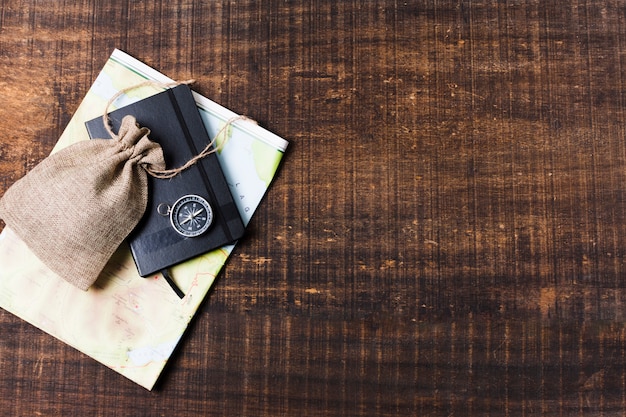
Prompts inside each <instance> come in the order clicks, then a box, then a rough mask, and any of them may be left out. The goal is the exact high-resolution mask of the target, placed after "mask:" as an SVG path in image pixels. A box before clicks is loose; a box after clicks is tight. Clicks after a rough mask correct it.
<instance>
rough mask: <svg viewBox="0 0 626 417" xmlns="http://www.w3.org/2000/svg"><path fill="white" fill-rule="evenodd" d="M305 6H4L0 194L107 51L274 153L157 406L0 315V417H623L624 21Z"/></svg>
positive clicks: (621, 17)
mask: <svg viewBox="0 0 626 417" xmlns="http://www.w3.org/2000/svg"><path fill="white" fill-rule="evenodd" d="M302 3H304V4H299V3H294V2H284V1H282V0H281V1H278V0H271V1H266V2H257V1H252V0H242V1H236V2H235V1H224V2H207V1H201V0H177V1H164V0H156V1H144V2H136V1H130V0H113V1H110V2H100V1H93V0H92V1H88V0H81V1H78V2H69V1H52V0H44V1H34V0H23V1H8V0H5V1H1V2H0V101H2V103H3V105H2V106H0V193H3V192H4V191H5V190H6V189H7V188H8V187H9V186H10V185H11V184H12V183H13V182H15V181H16V180H17V179H18V178H20V177H21V176H22V175H24V174H25V173H26V172H28V171H29V170H30V169H31V168H32V167H33V166H34V165H35V164H36V163H38V162H39V161H40V160H41V159H42V158H44V157H45V156H46V155H47V154H48V153H49V152H50V150H51V149H52V146H53V145H54V143H55V141H56V139H57V138H58V136H59V135H60V133H61V132H62V130H63V128H64V126H65V124H66V123H67V121H68V120H69V118H70V117H71V115H72V113H73V111H74V110H75V109H76V107H77V106H78V103H79V102H80V100H81V98H82V96H83V95H84V94H85V92H86V91H87V89H88V88H89V86H90V85H91V83H92V82H93V80H94V78H95V76H96V74H97V73H98V71H99V70H100V68H101V67H102V65H103V64H104V62H105V60H106V58H107V57H108V56H109V54H110V53H111V51H112V49H113V48H115V47H118V48H120V49H123V50H125V51H127V52H128V53H130V54H132V55H134V56H136V57H137V58H139V59H141V60H143V61H145V62H146V63H148V64H149V65H152V66H154V67H156V68H157V69H159V70H160V71H162V72H164V73H166V74H168V75H170V76H171V77H173V78H177V79H187V78H190V77H193V78H195V79H197V80H198V82H197V84H196V89H197V90H198V91H199V92H201V93H203V94H204V95H206V96H208V97H210V98H211V99H213V100H215V101H217V102H219V103H221V104H223V105H225V106H227V107H229V108H231V109H233V110H234V111H236V112H238V113H243V114H246V115H248V116H249V117H252V118H254V119H256V120H258V121H259V123H260V124H261V125H263V126H264V127H267V128H269V129H270V130H272V131H274V132H276V133H277V134H279V135H281V136H283V137H285V138H286V139H288V140H289V141H290V143H291V145H290V149H289V151H288V153H287V154H286V156H285V159H284V162H283V165H282V169H281V171H280V175H279V176H278V177H277V179H276V181H275V182H274V184H273V185H272V187H271V189H270V192H269V194H268V195H267V198H266V199H265V200H264V201H263V204H262V205H261V207H260V209H259V211H258V212H257V214H256V215H255V217H254V219H253V221H252V223H251V225H250V228H249V231H248V235H247V237H246V238H245V239H244V240H243V241H242V242H240V245H239V246H238V247H237V248H236V250H235V252H234V254H233V256H232V258H231V259H230V261H229V262H228V264H227V267H226V268H225V270H224V273H223V274H222V275H221V276H220V277H219V279H218V282H217V284H216V286H215V288H214V290H213V291H212V292H211V294H210V296H209V297H208V299H207V300H206V302H205V303H204V304H203V307H202V309H201V311H200V312H199V314H198V316H197V317H196V318H195V320H194V321H193V323H192V326H191V327H190V329H189V331H188V333H187V334H186V336H185V337H184V339H183V341H182V343H181V345H180V347H179V349H178V350H177V353H176V354H175V356H174V358H173V360H172V362H171V363H170V364H169V365H168V367H167V369H166V372H165V374H164V376H163V378H162V380H161V381H160V383H159V385H158V387H157V389H156V390H155V391H154V392H151V393H148V392H146V391H145V390H143V389H142V388H140V387H138V386H135V385H134V384H133V383H131V382H129V381H127V380H125V379H124V378H122V377H120V376H119V375H117V374H115V373H114V372H112V371H110V370H108V369H106V368H104V367H103V366H101V365H99V364H97V363H95V362H94V361H93V360H91V359H89V358H87V357H85V356H84V355H82V354H81V353H79V352H76V351H74V350H73V349H72V348H69V347H67V346H66V345H64V344H63V343H61V342H59V341H56V340H54V339H52V338H51V337H49V336H48V335H46V334H44V333H42V332H40V331H39V330H37V329H34V328H33V327H31V326H29V325H28V324H25V323H23V322H22V321H20V320H19V319H17V318H15V317H13V316H12V315H10V314H8V313H6V312H4V311H0V329H2V330H1V332H2V337H0V369H2V372H0V410H3V411H1V412H0V413H6V415H46V416H47V415H59V416H65V415H85V416H89V415H99V416H100V415H102V416H105V415H106V416H116V415H119V416H122V415H146V416H159V415H163V416H172V415H176V416H197V415H207V416H208V415H216V416H217V415H245V416H256V415H258V416H278V415H298V416H327V415H337V416H369V415H379V416H391V415H419V416H427V415H445V416H448V415H509V416H524V415H546V416H552V415H574V414H576V415H580V414H586V415H621V414H624V413H626V373H625V372H626V349H625V343H626V326H625V324H624V319H625V317H626V311H625V308H626V305H625V303H626V285H625V284H624V278H625V277H626V269H625V267H626V266H625V264H624V257H625V256H626V191H625V190H626V187H625V185H624V184H625V182H626V170H625V168H626V145H625V144H624V136H625V131H624V130H625V129H624V121H625V118H626V115H625V103H626V90H625V88H624V83H625V79H626V61H625V60H626V55H625V53H624V51H625V50H626V49H625V48H626V6H625V4H624V3H623V2H620V1H615V0H604V1H584V0H581V1H565V2H563V1H558V2H557V1H554V0H551V1H545V2H544V1H542V2H538V1H512V0H510V1H472V2H454V1H444V0H435V1H424V2H410V1H407V2H403V1H384V0H378V1H377V0H372V1H357V0H351V1H345V2H343V1H342V2H336V1H334V0H315V1H311V2H302ZM415 3H417V4H415ZM0 267H1V266H0Z"/></svg>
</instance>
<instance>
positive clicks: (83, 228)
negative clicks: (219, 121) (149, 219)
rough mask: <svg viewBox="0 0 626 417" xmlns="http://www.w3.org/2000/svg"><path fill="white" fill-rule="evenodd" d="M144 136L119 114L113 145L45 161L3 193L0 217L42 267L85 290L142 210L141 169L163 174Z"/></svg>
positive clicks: (158, 154)
mask: <svg viewBox="0 0 626 417" xmlns="http://www.w3.org/2000/svg"><path fill="white" fill-rule="evenodd" d="M107 107H108V106H107ZM105 114H106V113H105ZM148 133H149V130H148V129H146V128H140V127H138V126H137V124H136V121H135V118H134V117H132V116H126V117H125V118H124V119H123V121H122V125H121V127H120V129H119V132H118V134H117V135H114V138H116V139H117V140H106V139H95V140H86V141H81V142H78V143H75V144H73V145H70V146H69V147H67V148H64V149H62V150H60V151H58V152H56V153H54V154H52V155H50V156H48V157H47V158H46V159H44V160H43V161H42V162H41V163H40V164H39V165H37V166H36V167H35V168H34V169H33V170H32V171H30V172H29V173H28V174H27V175H26V176H24V177H23V178H22V179H20V180H19V181H17V182H16V183H15V184H13V185H12V186H11V187H10V188H9V189H8V190H7V191H6V193H5V194H4V196H3V197H2V199H1V200H0V218H2V219H3V220H4V221H5V223H6V224H7V226H8V227H10V228H11V230H13V231H14V232H15V233H16V234H17V235H18V236H19V237H20V239H22V240H23V241H24V242H25V243H26V245H27V246H28V247H29V248H30V249H31V251H32V252H33V253H34V254H35V255H36V256H37V257H38V258H39V259H40V260H41V261H42V262H44V263H45V264H46V266H48V268H50V269H51V270H52V271H54V272H55V273H56V274H58V275H59V276H61V277H62V278H64V279H65V280H67V281H68V282H70V283H72V284H74V285H75V286H76V287H78V288H80V289H82V290H87V289H88V288H89V287H90V286H91V285H92V284H93V283H94V282H95V281H96V279H97V278H98V275H99V274H100V272H101V271H102V269H103V268H104V266H105V265H106V263H107V262H108V261H109V259H110V258H111V256H112V255H113V253H114V252H115V250H116V249H117V248H118V246H119V245H120V244H121V243H122V241H123V240H124V239H125V238H126V237H127V236H128V234H129V233H130V232H131V231H132V230H133V228H134V227H135V226H136V225H137V223H138V222H139V220H140V219H141V217H142V216H143V214H144V212H145V209H146V204H147V200H148V177H147V176H148V173H147V172H146V170H155V171H159V170H164V169H165V160H164V158H163V151H162V149H161V146H160V145H159V144H157V143H155V142H152V141H150V140H149V139H148Z"/></svg>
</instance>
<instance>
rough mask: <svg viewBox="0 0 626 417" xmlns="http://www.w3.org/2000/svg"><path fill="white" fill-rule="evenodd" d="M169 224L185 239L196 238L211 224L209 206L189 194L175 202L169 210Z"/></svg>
mask: <svg viewBox="0 0 626 417" xmlns="http://www.w3.org/2000/svg"><path fill="white" fill-rule="evenodd" d="M169 215H170V223H171V224H172V227H173V228H174V230H176V232H178V233H179V234H180V235H182V236H185V237H196V236H200V235H202V234H203V233H204V232H206V231H207V230H208V229H209V227H210V226H211V223H212V222H213V210H212V209H211V205H210V204H209V202H208V201H206V200H205V199H204V198H202V197H200V196H199V195H195V194H190V195H186V196H183V197H181V198H179V199H178V200H176V202H175V203H174V204H173V205H172V208H171V209H170V210H169Z"/></svg>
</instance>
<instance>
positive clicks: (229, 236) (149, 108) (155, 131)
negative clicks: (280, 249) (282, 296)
mask: <svg viewBox="0 0 626 417" xmlns="http://www.w3.org/2000/svg"><path fill="white" fill-rule="evenodd" d="M126 115H133V116H135V118H136V120H137V123H138V124H139V125H140V126H142V127H147V128H148V129H150V134H149V136H148V137H149V138H150V139H151V140H153V141H155V142H158V143H159V144H160V145H161V147H162V148H163V153H164V156H165V162H166V165H167V168H168V169H172V168H176V167H180V166H182V165H184V164H185V163H186V162H187V161H189V160H190V159H191V158H193V157H194V156H195V155H197V154H199V153H200V152H201V151H202V150H203V149H204V148H205V147H206V146H207V145H208V144H209V143H210V139H209V136H208V134H207V132H206V129H205V127H204V124H203V123H202V119H201V117H200V114H199V112H198V109H197V107H196V102H195V100H194V98H193V95H192V93H191V90H190V89H189V87H188V86H187V85H184V84H183V85H179V86H177V87H174V88H171V89H168V90H165V91H164V92H162V93H159V94H156V95H154V96H152V97H149V98H147V99H143V100H140V101H138V102H136V103H134V104H131V105H128V106H125V107H122V108H120V109H118V110H115V111H113V112H111V113H109V118H110V121H111V127H112V128H113V131H114V132H117V131H118V129H119V126H120V124H121V120H122V119H123V118H124V116H126ZM85 126H86V127H87V131H88V133H89V137H90V138H92V139H95V138H99V139H109V138H110V135H109V134H108V132H107V130H106V129H105V127H104V124H103V120H102V118H101V117H99V118H96V119H93V120H90V121H88V122H86V123H85ZM148 183H149V198H148V205H147V208H146V212H145V214H144V216H143V218H142V219H141V221H140V222H139V224H138V225H137V227H136V228H135V230H134V231H133V232H132V233H131V235H130V236H129V238H128V243H129V245H130V248H131V252H132V255H133V259H134V260H135V264H136V265H137V270H138V271H139V275H141V276H143V277H146V276H150V275H152V274H155V273H157V272H159V271H161V270H163V269H166V268H169V267H170V266H172V265H176V264H178V263H180V262H183V261H185V260H188V259H190V258H193V257H196V256H198V255H200V254H203V253H206V252H208V251H210V250H212V249H216V248H219V247H221V246H224V245H226V244H229V243H233V242H235V241H236V240H237V239H239V238H241V237H242V236H243V234H244V225H243V222H242V220H241V217H240V215H239V211H238V210H237V207H236V206H235V203H234V201H233V197H232V194H231V193H230V190H229V187H228V184H227V183H226V180H225V178H224V174H223V173H222V170H221V167H220V164H219V161H218V159H217V156H216V154H215V153H212V154H209V155H208V156H206V157H205V158H202V159H201V160H200V161H199V162H198V163H196V164H195V165H193V166H191V167H189V168H187V169H186V170H184V171H183V172H181V173H180V174H178V175H177V176H175V177H173V178H171V179H157V178H154V177H151V176H149V180H148ZM186 195H199V196H201V197H203V198H204V199H206V200H207V201H208V202H209V204H210V205H211V208H212V209H213V222H212V224H211V226H210V228H209V229H208V230H207V231H206V232H205V233H204V234H202V235H200V236H196V237H185V236H182V235H180V234H179V233H177V232H176V231H175V230H174V228H173V227H172V225H171V223H170V219H169V216H167V215H163V213H161V214H159V211H158V210H160V211H161V212H163V208H162V207H161V208H160V209H159V206H160V205H167V206H169V207H171V206H172V205H173V204H174V203H175V202H176V201H177V200H178V199H179V198H181V197H183V196H186Z"/></svg>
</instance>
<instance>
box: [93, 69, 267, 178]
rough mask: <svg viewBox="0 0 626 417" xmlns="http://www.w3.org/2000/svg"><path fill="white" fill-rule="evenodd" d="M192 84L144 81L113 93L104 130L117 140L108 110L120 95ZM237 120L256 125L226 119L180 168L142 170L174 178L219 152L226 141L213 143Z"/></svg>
mask: <svg viewBox="0 0 626 417" xmlns="http://www.w3.org/2000/svg"><path fill="white" fill-rule="evenodd" d="M194 82H195V80H187V81H182V82H180V81H173V82H169V83H164V82H160V81H154V80H147V81H144V82H141V83H138V84H135V85H132V86H130V87H127V88H124V89H122V90H120V91H118V92H117V93H115V95H113V97H111V99H110V100H109V102H108V103H107V105H106V108H105V111H104V115H103V116H102V121H103V123H104V127H105V128H106V130H107V132H108V133H109V135H111V137H112V138H114V139H116V140H119V136H118V135H116V134H115V132H113V129H111V125H110V120H109V108H110V107H111V105H112V104H113V103H114V102H115V100H117V99H118V98H120V97H121V96H122V95H124V94H126V93H128V92H129V91H131V90H134V89H137V88H141V87H146V86H152V87H162V88H172V87H176V86H178V85H181V84H193V83H194ZM239 120H245V121H249V122H252V123H254V124H256V121H254V120H252V119H250V118H248V117H246V116H242V115H240V116H235V117H231V118H230V119H228V120H227V121H226V123H225V124H224V126H222V128H221V129H220V130H219V131H218V132H217V134H216V135H215V137H214V138H213V139H212V140H211V141H210V142H209V143H208V144H207V145H206V147H205V148H204V149H203V150H202V151H201V152H200V153H199V154H197V155H196V156H194V157H193V158H191V159H190V160H189V161H187V162H186V163H185V164H183V165H182V166H180V167H178V168H172V169H164V170H157V169H152V168H150V167H149V166H144V169H145V170H146V172H147V173H148V174H149V175H151V176H152V177H154V178H158V179H170V178H173V177H175V176H176V175H178V174H180V173H181V172H183V171H184V170H186V169H187V168H189V167H191V166H193V165H195V164H196V163H197V162H198V161H199V160H201V159H202V158H205V157H206V156H208V155H210V154H212V153H214V152H217V151H219V150H221V148H222V147H223V146H224V144H225V143H226V140H223V141H222V142H221V143H219V144H218V146H215V147H214V146H213V145H215V143H216V142H217V140H218V138H219V137H220V135H222V134H224V135H225V133H226V131H227V129H228V128H229V127H230V126H232V124H233V123H235V122H237V121H239Z"/></svg>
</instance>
